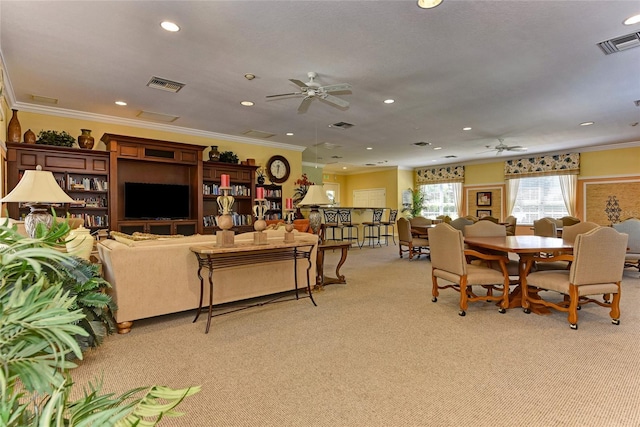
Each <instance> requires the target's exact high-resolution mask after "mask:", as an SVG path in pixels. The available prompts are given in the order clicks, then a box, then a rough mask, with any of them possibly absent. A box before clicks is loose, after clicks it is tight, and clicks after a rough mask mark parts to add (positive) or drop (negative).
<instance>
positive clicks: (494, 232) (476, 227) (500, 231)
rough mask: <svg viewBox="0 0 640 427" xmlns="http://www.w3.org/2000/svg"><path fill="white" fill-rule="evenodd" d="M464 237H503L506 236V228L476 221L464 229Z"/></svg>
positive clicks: (488, 222) (489, 222)
mask: <svg viewBox="0 0 640 427" xmlns="http://www.w3.org/2000/svg"><path fill="white" fill-rule="evenodd" d="M464 235H465V236H466V237H494V236H498V237H503V236H506V235H507V227H505V226H504V225H502V224H496V223H493V222H491V221H478V222H476V223H475V224H472V225H467V226H466V227H465V228H464Z"/></svg>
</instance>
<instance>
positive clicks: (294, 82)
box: [289, 79, 309, 88]
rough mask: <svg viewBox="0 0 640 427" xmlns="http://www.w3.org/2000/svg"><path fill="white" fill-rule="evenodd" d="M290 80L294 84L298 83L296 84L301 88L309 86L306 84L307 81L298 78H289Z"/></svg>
mask: <svg viewBox="0 0 640 427" xmlns="http://www.w3.org/2000/svg"><path fill="white" fill-rule="evenodd" d="M289 81H290V82H291V83H293V84H294V85H296V86H298V87H301V88H303V87H309V86H307V84H306V83H304V82H301V81H300V80H297V79H289Z"/></svg>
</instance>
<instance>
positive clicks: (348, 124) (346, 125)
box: [331, 122, 353, 129]
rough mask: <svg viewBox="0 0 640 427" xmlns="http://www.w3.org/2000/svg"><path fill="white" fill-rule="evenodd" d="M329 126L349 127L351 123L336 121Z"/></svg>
mask: <svg viewBox="0 0 640 427" xmlns="http://www.w3.org/2000/svg"><path fill="white" fill-rule="evenodd" d="M331 127H334V128H340V129H349V128H352V127H353V125H352V124H351V123H347V122H338V123H334V124H332V125H331Z"/></svg>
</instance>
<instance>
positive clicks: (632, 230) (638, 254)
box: [613, 218, 640, 271]
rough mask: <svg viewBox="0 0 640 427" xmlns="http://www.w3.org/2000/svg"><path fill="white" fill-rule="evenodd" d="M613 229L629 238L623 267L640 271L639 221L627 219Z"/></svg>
mask: <svg viewBox="0 0 640 427" xmlns="http://www.w3.org/2000/svg"><path fill="white" fill-rule="evenodd" d="M613 228H614V229H615V230H617V231H618V232H620V233H625V234H627V235H628V236H629V244H628V249H627V253H626V255H625V258H624V259H625V261H624V262H625V263H624V266H625V267H627V268H628V267H631V268H637V269H638V271H640V219H638V218H629V219H626V220H624V221H622V222H619V223H617V224H613Z"/></svg>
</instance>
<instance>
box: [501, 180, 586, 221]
mask: <svg viewBox="0 0 640 427" xmlns="http://www.w3.org/2000/svg"><path fill="white" fill-rule="evenodd" d="M569 176H575V175H569ZM519 188H520V179H518V178H511V179H507V216H509V215H512V214H513V208H514V206H515V205H516V197H518V189H519Z"/></svg>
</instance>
